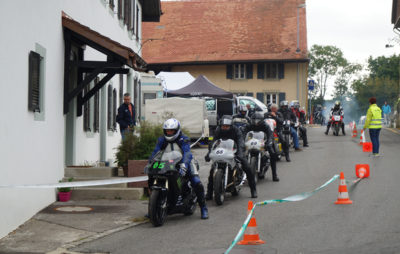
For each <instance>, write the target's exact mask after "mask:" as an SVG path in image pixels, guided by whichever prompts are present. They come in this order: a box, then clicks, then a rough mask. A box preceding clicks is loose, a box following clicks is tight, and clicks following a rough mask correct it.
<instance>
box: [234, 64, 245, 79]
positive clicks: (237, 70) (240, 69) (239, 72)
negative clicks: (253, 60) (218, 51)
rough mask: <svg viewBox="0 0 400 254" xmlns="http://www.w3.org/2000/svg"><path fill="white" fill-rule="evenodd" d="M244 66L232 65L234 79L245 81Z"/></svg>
mask: <svg viewBox="0 0 400 254" xmlns="http://www.w3.org/2000/svg"><path fill="white" fill-rule="evenodd" d="M246 74H247V73H246V64H234V65H233V78H234V79H246V78H247V75H246Z"/></svg>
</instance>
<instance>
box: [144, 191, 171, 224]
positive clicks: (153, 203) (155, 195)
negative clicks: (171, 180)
mask: <svg viewBox="0 0 400 254" xmlns="http://www.w3.org/2000/svg"><path fill="white" fill-rule="evenodd" d="M148 212H149V217H150V222H151V224H153V226H155V227H159V226H162V225H163V224H164V222H165V219H166V218H167V197H166V196H165V197H163V195H162V193H161V191H160V190H153V191H152V192H151V195H150V200H149V211H148Z"/></svg>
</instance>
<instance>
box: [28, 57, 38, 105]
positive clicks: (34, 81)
mask: <svg viewBox="0 0 400 254" xmlns="http://www.w3.org/2000/svg"><path fill="white" fill-rule="evenodd" d="M28 86H29V87H28V89H29V95H28V108H29V110H30V111H33V112H40V55H39V54H38V53H36V52H33V51H31V52H30V53H29V83H28Z"/></svg>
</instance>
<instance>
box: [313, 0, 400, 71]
mask: <svg viewBox="0 0 400 254" xmlns="http://www.w3.org/2000/svg"><path fill="white" fill-rule="evenodd" d="M306 4H307V32H308V47H309V48H311V46H312V45H314V44H320V45H334V46H336V47H338V48H340V49H341V50H342V51H343V52H344V55H345V57H346V58H347V59H348V60H349V61H352V62H358V63H365V61H366V59H368V57H369V56H370V55H372V56H373V57H376V56H381V55H385V56H390V55H392V54H394V53H396V52H397V54H398V53H400V46H399V45H398V44H396V42H394V41H392V42H391V43H392V44H395V45H396V46H395V47H393V48H385V45H386V44H388V43H389V40H390V39H391V38H395V37H397V38H399V36H398V35H396V34H395V33H394V32H393V25H392V24H391V14H392V0H335V1H333V0H306Z"/></svg>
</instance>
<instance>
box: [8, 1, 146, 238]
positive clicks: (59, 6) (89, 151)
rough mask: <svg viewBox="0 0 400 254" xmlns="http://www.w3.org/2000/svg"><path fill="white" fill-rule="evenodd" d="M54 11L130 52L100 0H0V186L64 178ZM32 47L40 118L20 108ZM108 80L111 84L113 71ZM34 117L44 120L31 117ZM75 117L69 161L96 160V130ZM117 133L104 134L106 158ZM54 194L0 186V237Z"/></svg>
mask: <svg viewBox="0 0 400 254" xmlns="http://www.w3.org/2000/svg"><path fill="white" fill-rule="evenodd" d="M115 2H117V1H115ZM116 10H117V7H116V8H115V11H116ZM61 11H64V12H66V13H67V14H68V15H70V16H71V17H72V18H73V19H75V20H76V21H78V22H80V23H81V24H83V25H85V26H88V27H90V28H91V29H92V30H95V31H97V32H99V33H101V34H102V35H105V36H107V37H109V38H111V39H112V40H115V41H118V42H119V43H121V44H122V45H125V46H128V47H131V48H132V49H133V50H134V51H135V52H137V51H138V48H139V44H138V42H137V41H136V38H135V37H134V39H133V40H132V39H130V37H129V36H128V33H127V31H126V27H124V26H122V25H121V24H120V23H121V22H120V21H119V20H118V17H117V14H112V13H111V11H110V10H109V8H108V6H107V5H106V4H105V1H103V0H90V1H81V0H38V1H31V0H16V1H2V2H1V8H0V32H1V34H2V36H1V39H0V56H1V57H0V76H1V77H2V80H1V82H0V110H1V117H2V120H1V121H0V159H1V160H0V162H1V164H0V165H1V166H0V185H9V184H16V185H17V184H35V183H37V184H41V183H57V182H58V180H60V179H62V178H63V176H64V162H65V158H64V150H65V148H64V147H65V143H64V142H65V140H64V137H65V120H66V118H65V116H64V114H63V91H64V84H63V83H64V39H63V30H62V24H61ZM37 48H43V50H44V51H45V59H44V61H45V78H44V80H45V90H44V95H45V96H44V97H45V98H44V102H45V103H44V113H42V114H41V117H38V115H37V114H36V116H35V113H33V112H31V111H28V56H29V52H30V51H31V50H33V51H35V50H37ZM85 59H87V60H88V59H90V60H105V56H104V55H102V54H101V53H99V52H97V51H95V50H93V49H90V48H89V47H87V49H86V51H85ZM135 75H138V73H136V72H133V73H132V79H131V80H132V81H133V76H135ZM138 76H139V75H138ZM126 81H127V78H126V75H125V77H124V92H126V91H127V83H126ZM111 82H112V84H113V86H114V87H115V88H117V90H118V89H119V77H118V75H116V76H115V77H114V78H113V79H112V81H111ZM131 87H133V85H131ZM128 92H130V93H132V91H128ZM117 94H118V93H117ZM117 101H119V99H118V95H117ZM100 103H106V102H103V101H100ZM118 104H119V103H118ZM118 106H119V105H118ZM100 108H101V106H100ZM100 115H102V114H101V113H100ZM43 116H44V117H43ZM39 118H44V119H42V120H37V119H39ZM100 119H101V117H100ZM82 121H83V117H78V118H77V119H76V124H75V129H76V146H75V147H76V151H75V160H76V163H77V164H83V163H84V162H85V161H89V162H93V161H98V160H99V159H100V134H98V133H94V134H93V135H91V137H88V135H87V133H85V132H84V131H83V122H82ZM100 126H101V123H100ZM89 136H90V135H89ZM120 139H121V137H120V133H119V131H118V132H115V133H110V134H108V133H107V139H106V148H105V150H106V159H112V160H113V158H114V153H115V150H114V148H115V147H116V146H117V145H118V143H119V142H120ZM55 193H56V192H55V190H54V189H43V190H40V189H11V188H10V189H0V204H1V205H0V208H1V216H0V238H2V237H4V236H5V235H7V234H8V233H9V232H11V231H12V230H14V229H15V228H17V227H18V226H19V225H20V224H22V223H24V222H25V221H26V220H28V219H29V218H30V217H31V216H33V215H34V214H35V213H36V212H38V211H39V210H41V209H42V208H44V207H45V206H47V205H49V204H50V203H52V202H53V201H55V197H56V195H55Z"/></svg>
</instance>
